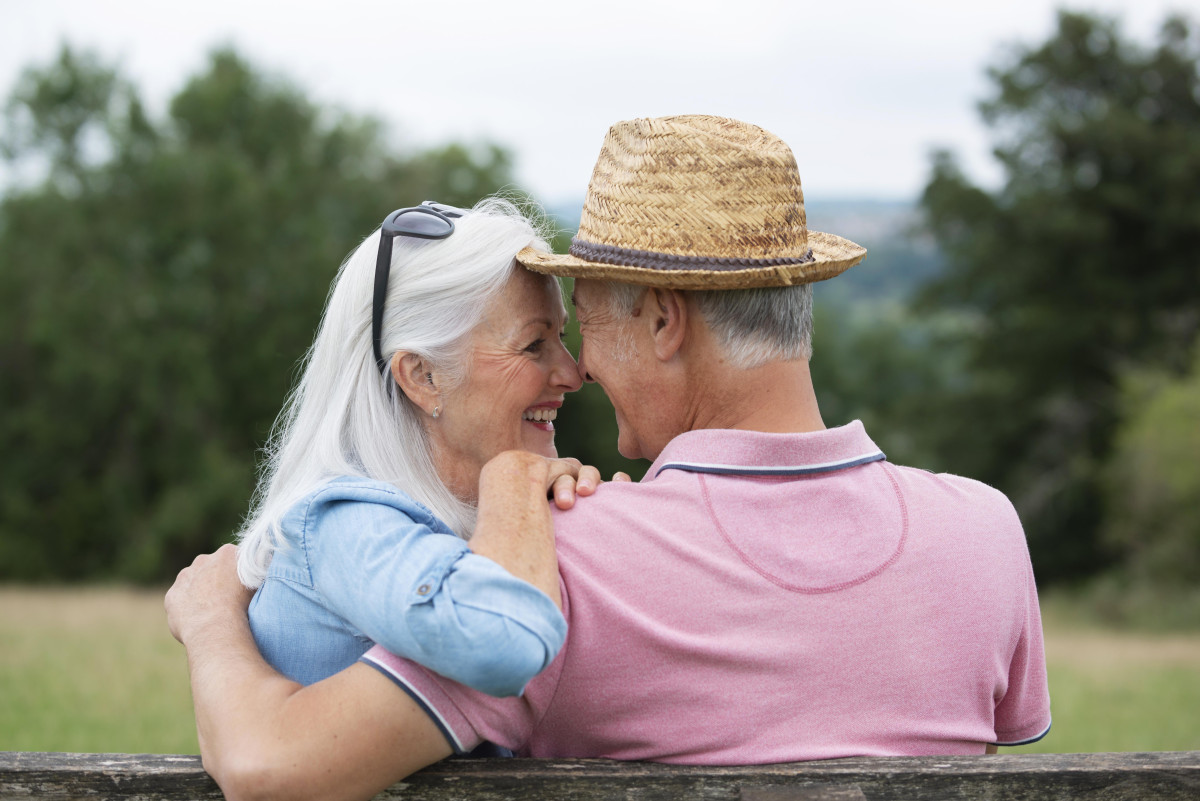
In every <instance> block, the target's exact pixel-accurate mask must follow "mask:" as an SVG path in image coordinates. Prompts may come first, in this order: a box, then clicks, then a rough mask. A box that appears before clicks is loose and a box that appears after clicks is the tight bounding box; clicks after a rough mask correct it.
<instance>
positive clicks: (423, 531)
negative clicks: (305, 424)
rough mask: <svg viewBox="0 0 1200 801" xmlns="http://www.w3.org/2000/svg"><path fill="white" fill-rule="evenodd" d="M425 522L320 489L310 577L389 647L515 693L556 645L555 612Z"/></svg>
mask: <svg viewBox="0 0 1200 801" xmlns="http://www.w3.org/2000/svg"><path fill="white" fill-rule="evenodd" d="M379 500H381V501H382V500H390V499H388V498H386V497H383V498H380V499H379ZM430 522H434V521H433V520H432V519H431V520H430V521H429V522H424V521H422V520H420V519H414V515H413V514H409V513H406V512H405V511H404V510H402V509H401V508H398V507H397V506H396V505H394V501H393V502H392V503H387V502H371V501H369V500H363V499H361V498H359V499H353V500H348V499H346V498H345V497H339V496H338V495H337V493H336V492H331V493H329V494H327V495H324V496H322V495H318V496H317V497H316V498H315V499H314V501H313V505H312V507H310V509H309V512H308V514H307V516H306V523H305V530H304V548H305V551H306V556H307V557H308V560H309V569H310V571H311V573H312V577H313V584H314V587H315V588H316V589H317V591H318V592H320V593H321V595H322V596H323V597H324V598H325V600H326V602H327V603H328V604H329V607H330V609H331V610H332V611H333V612H334V613H335V614H337V615H339V616H341V617H342V618H344V619H345V620H346V621H347V622H349V623H350V624H351V625H352V626H354V627H355V628H357V629H358V630H360V631H361V632H362V633H363V634H364V635H365V636H367V637H369V638H370V639H371V640H372V641H374V642H376V643H378V644H380V645H382V646H383V647H384V648H386V649H387V650H388V651H390V652H392V653H393V654H396V655H398V656H401V657H405V658H408V659H412V660H413V661H415V662H419V663H420V664H421V665H424V666H425V667H427V668H429V669H430V670H433V671H435V672H437V673H440V674H441V675H443V676H446V677H448V678H451V679H453V680H454V681H456V682H460V683H462V684H464V685H467V686H468V687H472V688H475V689H477V690H480V691H482V692H484V693H488V694H491V695H495V696H511V695H517V694H519V693H521V691H522V690H523V689H524V687H525V685H526V684H527V683H528V682H529V681H530V679H532V678H533V677H534V676H535V675H537V673H538V672H540V671H541V670H543V669H544V668H545V667H546V666H547V665H549V664H550V662H551V661H553V659H554V657H555V656H556V655H557V653H558V651H559V649H560V648H561V647H562V644H563V641H564V640H565V638H566V621H565V620H564V619H563V616H562V613H561V612H559V610H558V607H557V606H555V604H554V602H553V601H552V600H550V597H549V596H547V595H546V594H545V593H543V592H542V591H541V590H539V589H537V588H536V587H534V586H533V585H532V584H529V583H528V582H525V581H522V580H521V579H518V578H516V577H515V576H513V575H512V574H511V573H509V572H508V571H507V570H505V569H504V568H502V567H501V566H500V565H499V564H497V563H496V562H493V561H492V560H490V559H487V558H486V557H483V556H480V555H478V554H476V553H473V552H472V551H471V550H470V548H469V547H468V546H467V544H466V543H465V542H464V541H462V540H461V539H459V538H458V537H456V536H454V535H452V534H446V533H440V532H437V531H434V530H433V529H432V528H431V527H430V525H429V523H430Z"/></svg>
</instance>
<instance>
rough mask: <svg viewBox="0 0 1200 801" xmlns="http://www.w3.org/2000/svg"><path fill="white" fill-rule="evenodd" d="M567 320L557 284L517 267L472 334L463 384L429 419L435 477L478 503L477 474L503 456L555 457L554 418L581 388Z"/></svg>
mask: <svg viewBox="0 0 1200 801" xmlns="http://www.w3.org/2000/svg"><path fill="white" fill-rule="evenodd" d="M566 320H567V310H566V307H565V306H564V305H563V302H562V296H561V295H560V294H559V291H558V287H557V286H556V285H555V282H554V279H553V278H550V277H549V276H544V275H538V274H536V273H532V272H529V271H528V270H525V269H520V268H518V269H517V270H516V271H514V273H513V275H512V277H511V278H510V279H509V280H508V283H507V284H506V285H505V287H504V290H503V291H502V292H501V293H500V294H499V295H498V296H497V297H496V298H495V300H493V301H492V303H491V305H490V306H489V307H488V309H487V311H486V313H485V314H484V318H483V321H482V322H480V324H479V325H478V326H477V327H476V328H475V330H474V331H473V332H472V333H471V340H470V344H469V346H468V351H467V352H468V357H467V358H469V359H470V365H469V366H468V367H467V377H466V380H465V382H464V383H463V384H462V385H461V386H458V387H455V388H453V389H451V390H449V391H447V392H445V393H443V394H442V396H441V397H440V398H439V400H440V401H441V411H440V414H439V416H438V418H437V419H434V420H430V421H429V422H430V436H431V439H432V440H433V446H434V459H435V463H436V464H437V467H438V472H439V474H440V475H441V477H442V480H443V481H445V482H446V484H447V486H449V487H450V488H451V489H452V490H453V491H454V492H455V493H456V494H458V495H459V496H460V497H464V498H469V499H472V500H473V499H475V498H476V496H477V495H478V487H479V471H480V470H481V469H482V468H483V465H484V464H485V463H486V462H487V461H488V460H490V459H491V458H492V457H493V456H496V455H497V454H499V453H501V452H502V451H506V450H526V451H531V452H533V453H538V454H541V455H543V456H551V457H553V456H557V455H558V454H557V451H556V450H555V448H554V418H555V417H556V416H557V412H558V408H559V407H560V406H561V405H562V402H563V396H564V395H566V393H568V392H574V391H575V390H577V389H579V387H580V384H581V380H580V377H579V370H578V367H577V366H576V364H575V360H574V359H573V358H572V357H571V354H570V353H569V352H568V351H567V349H566V347H565V346H564V345H563V342H562V333H563V329H564V327H565V326H566Z"/></svg>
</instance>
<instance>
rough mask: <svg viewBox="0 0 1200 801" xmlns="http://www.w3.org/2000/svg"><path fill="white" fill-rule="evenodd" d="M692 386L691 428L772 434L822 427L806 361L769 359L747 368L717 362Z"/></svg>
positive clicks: (804, 431) (792, 432)
mask: <svg viewBox="0 0 1200 801" xmlns="http://www.w3.org/2000/svg"><path fill="white" fill-rule="evenodd" d="M705 372H706V375H704V376H702V377H699V379H700V380H699V381H698V382H697V385H696V386H694V387H693V390H694V392H693V393H692V397H693V399H695V409H694V412H693V414H692V415H691V427H692V428H693V429H697V428H734V429H741V430H744V431H763V432H766V433H772V434H803V433H807V432H811V431H823V430H824V429H825V423H824V421H822V420H821V411H820V409H819V408H818V407H817V395H816V392H815V391H814V390H813V385H812V375H811V374H810V373H809V369H808V362H807V361H804V360H795V361H787V362H771V363H769V364H766V365H763V366H762V367H755V368H751V369H749V370H737V369H731V368H729V367H727V366H723V365H716V366H715V367H714V369H713V370H711V371H705Z"/></svg>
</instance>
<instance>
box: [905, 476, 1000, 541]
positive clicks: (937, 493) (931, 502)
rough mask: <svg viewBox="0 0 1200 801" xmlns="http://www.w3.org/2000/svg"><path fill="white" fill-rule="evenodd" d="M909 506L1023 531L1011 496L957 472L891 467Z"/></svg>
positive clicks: (916, 509) (913, 509)
mask: <svg viewBox="0 0 1200 801" xmlns="http://www.w3.org/2000/svg"><path fill="white" fill-rule="evenodd" d="M891 467H892V470H893V474H894V475H895V476H896V480H897V482H898V484H899V487H900V491H901V493H902V495H903V497H904V500H905V502H906V504H907V505H908V506H909V507H910V510H912V511H927V512H930V513H933V514H937V515H940V516H952V517H957V518H958V519H959V520H961V521H963V522H967V521H982V520H987V521H989V522H990V523H991V524H992V525H1003V526H1007V527H1012V528H1015V530H1017V531H1022V529H1021V522H1020V519H1019V518H1018V516H1017V511H1016V509H1015V508H1014V507H1013V504H1012V501H1010V500H1009V498H1008V496H1007V495H1005V494H1004V493H1003V492H1001V491H1000V490H998V489H996V488H995V487H993V486H991V485H989V484H985V483H984V482H982V481H977V480H976V479H973V478H968V477H966V476H960V475H955V474H954V473H934V472H931V471H929V470H924V469H922V468H919V467H906V466H903V465H891Z"/></svg>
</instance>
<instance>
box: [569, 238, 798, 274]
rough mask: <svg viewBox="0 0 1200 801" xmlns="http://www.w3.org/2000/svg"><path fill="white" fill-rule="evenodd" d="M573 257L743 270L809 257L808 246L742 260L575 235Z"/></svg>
mask: <svg viewBox="0 0 1200 801" xmlns="http://www.w3.org/2000/svg"><path fill="white" fill-rule="evenodd" d="M567 252H568V253H570V254H571V255H572V256H574V257H575V258H577V259H584V260H585V261H594V262H599V263H601V264H613V265H617V266H620V267H640V268H643V269H647V270H718V271H720V270H745V269H748V268H754V267H777V266H780V265H784V264H808V263H809V262H811V261H814V259H813V252H812V248H809V250H808V252H807V253H805V254H804V256H803V257H801V258H795V257H782V258H774V259H745V258H735V257H729V258H725V257H721V258H710V257H708V256H680V255H678V254H676V253H658V252H655V251H653V250H634V249H632V248H619V247H616V246H615V245H598V244H596V243H595V242H586V241H584V240H582V239H580V238H579V237H575V238H574V239H572V240H571V247H570V249H569V250H568V251H567Z"/></svg>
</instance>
